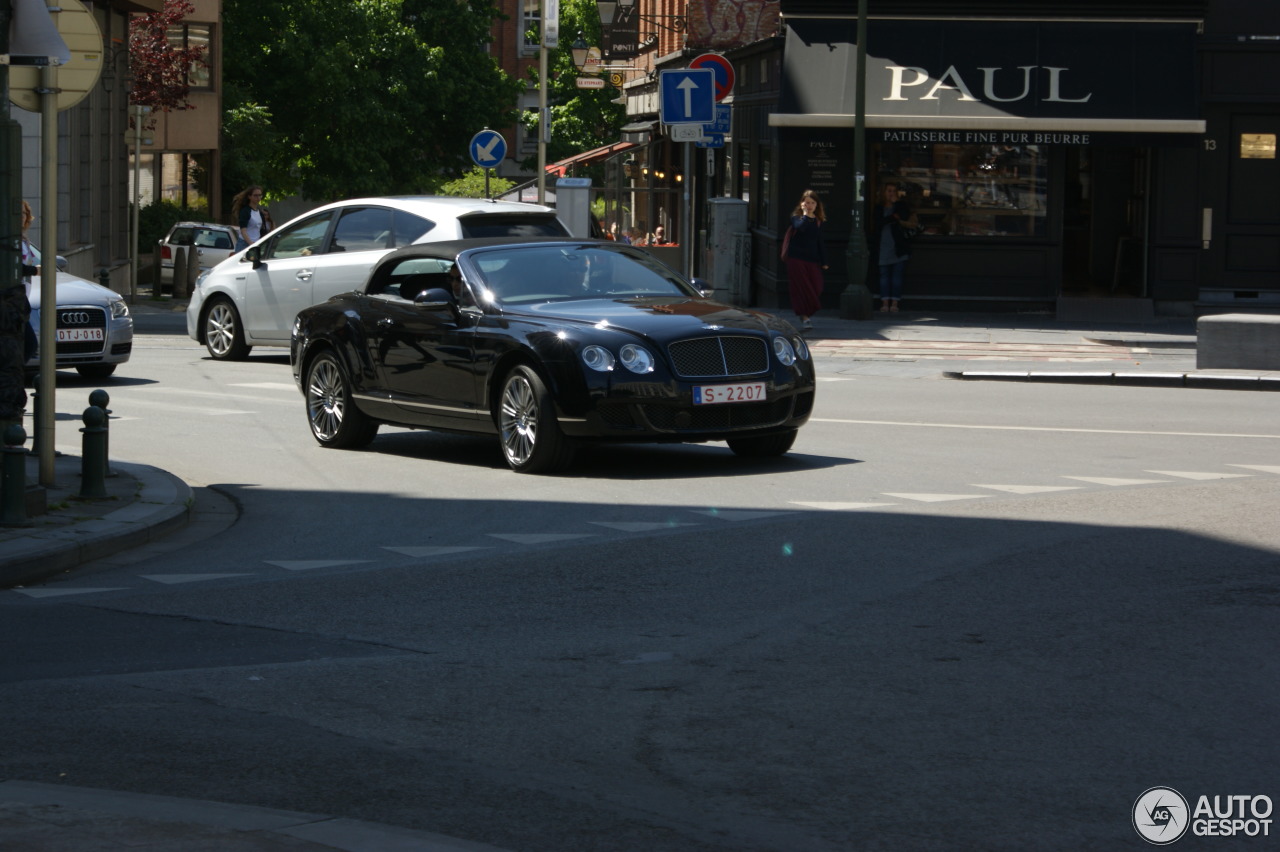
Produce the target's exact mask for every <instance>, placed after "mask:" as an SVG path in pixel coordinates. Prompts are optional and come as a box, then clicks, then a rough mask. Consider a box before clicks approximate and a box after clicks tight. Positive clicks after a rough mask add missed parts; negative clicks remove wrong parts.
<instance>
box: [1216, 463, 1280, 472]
mask: <svg viewBox="0 0 1280 852" xmlns="http://www.w3.org/2000/svg"><path fill="white" fill-rule="evenodd" d="M1227 467H1242V468H1244V469H1245V470H1260V471H1262V472H1263V473H1280V466H1276V465H1268V464H1229V465H1227Z"/></svg>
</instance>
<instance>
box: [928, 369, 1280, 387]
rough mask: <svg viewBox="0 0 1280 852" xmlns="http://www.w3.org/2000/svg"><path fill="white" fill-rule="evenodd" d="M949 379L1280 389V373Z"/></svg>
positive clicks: (952, 374)
mask: <svg viewBox="0 0 1280 852" xmlns="http://www.w3.org/2000/svg"><path fill="white" fill-rule="evenodd" d="M942 375H943V376H944V377H945V378H948V379H960V380H963V381H994V382H1050V383H1052V382H1056V383H1060V384H1100V385H1129V386H1143V387H1178V388H1184V387H1185V388H1200V389H1208V390H1249V391H1280V374H1276V375H1212V374H1207V373H1154V372H1153V373H1106V372H1097V373H1089V372H1046V371H1016V370H1015V371H991V370H964V371H955V370H947V371H944V372H943V374H942Z"/></svg>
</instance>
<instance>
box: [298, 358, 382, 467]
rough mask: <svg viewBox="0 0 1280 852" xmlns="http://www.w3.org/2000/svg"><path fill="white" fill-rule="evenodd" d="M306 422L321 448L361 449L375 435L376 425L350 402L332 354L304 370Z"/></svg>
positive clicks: (346, 382)
mask: <svg viewBox="0 0 1280 852" xmlns="http://www.w3.org/2000/svg"><path fill="white" fill-rule="evenodd" d="M306 394H307V420H308V422H309V423H310V424H311V434H312V435H315V438H316V440H317V441H319V442H320V445H321V446H323V447H332V448H334V449H351V448H354V447H364V446H367V445H368V444H369V442H370V441H372V440H373V439H374V438H375V437H376V436H377V434H378V425H379V424H378V421H376V420H374V419H372V418H370V417H369V416H368V415H366V414H365V413H364V412H363V411H361V410H360V409H358V408H356V406H355V404H354V403H352V401H351V383H350V381H349V380H348V379H347V374H346V372H345V371H344V370H343V369H342V365H341V364H339V363H338V359H337V357H335V356H334V354H333V353H332V352H322V353H320V354H319V355H317V356H316V359H315V360H314V361H312V362H311V368H310V369H309V370H307V382H306Z"/></svg>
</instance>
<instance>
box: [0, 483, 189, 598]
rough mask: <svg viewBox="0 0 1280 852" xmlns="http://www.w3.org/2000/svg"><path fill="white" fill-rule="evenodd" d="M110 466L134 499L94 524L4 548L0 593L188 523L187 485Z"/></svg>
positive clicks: (20, 539) (37, 534) (32, 536)
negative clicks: (133, 486) (131, 485)
mask: <svg viewBox="0 0 1280 852" xmlns="http://www.w3.org/2000/svg"><path fill="white" fill-rule="evenodd" d="M112 466H113V467H114V468H116V469H117V470H119V471H120V472H121V473H123V474H127V475H129V476H131V477H133V478H134V479H135V480H137V481H138V484H139V486H140V492H139V494H138V496H137V499H135V500H134V501H133V502H131V503H130V504H129V505H127V506H125V507H123V508H121V509H117V510H116V511H114V512H110V513H108V514H106V515H103V516H102V517H101V518H99V519H96V520H92V521H85V522H83V523H78V524H73V525H71V526H69V527H64V528H59V529H53V530H48V531H40V532H33V533H32V534H30V535H26V536H21V537H18V538H15V539H12V540H10V541H7V542H5V543H4V548H3V551H4V555H3V556H0V588H10V587H13V586H19V585H23V584H26V583H33V582H37V581H39V580H44V579H47V578H49V577H51V576H53V575H55V574H59V573H62V572H63V571H66V570H68V569H71V568H74V567H76V566H77V565H80V564H82V563H85V562H89V561H92V560H94V559H101V558H103V557H104V556H111V555H113V554H116V553H119V552H120V551H122V550H128V549H130V548H134V547H140V546H141V545H144V544H147V543H148V542H150V541H153V540H155V539H157V538H160V537H161V536H164V535H167V534H169V533H171V532H173V531H174V530H177V529H181V528H182V527H184V526H186V525H187V524H188V523H190V521H191V504H192V502H193V499H194V495H193V493H192V491H191V486H189V485H187V483H185V482H183V481H182V480H181V479H179V478H178V477H176V476H174V475H173V474H171V473H169V472H167V471H163V470H160V469H159V468H155V467H151V466H149V465H144V464H133V463H129V462H112Z"/></svg>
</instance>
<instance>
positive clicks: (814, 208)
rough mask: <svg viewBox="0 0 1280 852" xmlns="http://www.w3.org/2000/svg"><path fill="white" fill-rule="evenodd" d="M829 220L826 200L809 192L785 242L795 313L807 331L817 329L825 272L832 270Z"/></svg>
mask: <svg viewBox="0 0 1280 852" xmlns="http://www.w3.org/2000/svg"><path fill="white" fill-rule="evenodd" d="M826 220H827V214H826V212H825V211H824V210H823V209H822V199H820V198H819V197H818V193H816V192H814V191H813V190H812V189H806V190H805V191H804V192H803V193H801V195H800V202H799V203H798V204H797V205H796V209H795V210H793V211H792V213H791V226H790V227H789V228H787V234H786V236H785V237H783V239H782V258H783V260H785V261H786V262H787V285H788V289H789V290H790V293H791V309H792V310H793V311H795V312H796V316H797V317H799V318H800V328H801V329H805V330H807V329H811V328H813V323H812V322H811V319H812V317H813V315H814V314H816V313H817V312H818V310H819V308H820V307H821V299H822V288H823V277H822V271H823V270H824V269H827V268H828V267H827V251H826V248H825V246H823V244H822V223H823V222H825V221H826Z"/></svg>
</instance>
